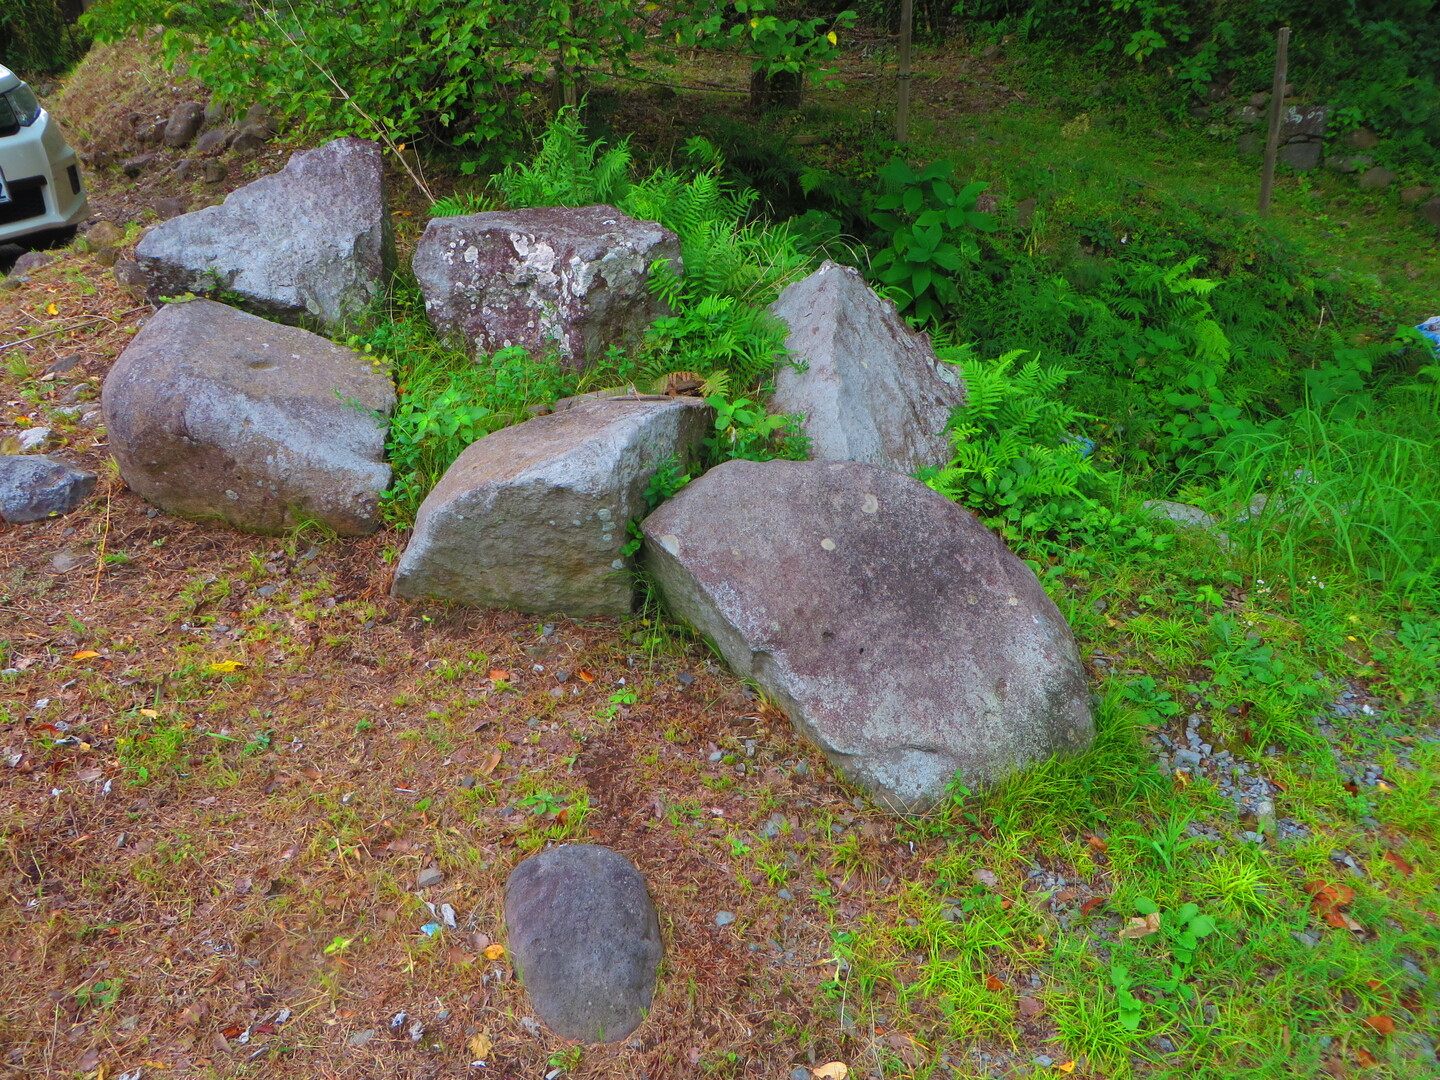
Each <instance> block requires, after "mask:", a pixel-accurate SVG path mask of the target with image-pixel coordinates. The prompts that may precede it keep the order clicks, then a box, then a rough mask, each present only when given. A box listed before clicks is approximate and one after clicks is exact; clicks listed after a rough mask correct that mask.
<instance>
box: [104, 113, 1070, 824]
mask: <svg viewBox="0 0 1440 1080" xmlns="http://www.w3.org/2000/svg"><path fill="white" fill-rule="evenodd" d="M136 255H137V258H138V262H139V267H140V269H141V270H142V271H143V272H144V274H145V275H146V277H147V279H148V281H149V289H150V293H151V296H152V297H159V296H163V295H173V294H177V293H182V292H197V293H198V292H203V291H207V289H210V290H216V289H218V290H220V291H221V292H222V294H223V295H225V296H226V297H227V298H228V299H231V300H233V301H234V303H236V304H239V305H242V306H244V307H246V308H249V309H250V312H245V311H241V310H238V309H237V308H235V307H231V306H228V305H226V304H222V303H218V302H215V301H213V300H191V301H189V302H186V303H172V304H169V305H167V306H165V307H164V308H162V310H161V311H160V312H159V313H158V314H157V315H156V316H154V317H153V318H152V319H151V320H150V321H149V323H147V325H146V326H145V327H144V329H143V330H142V331H141V332H140V333H139V334H138V335H137V336H136V338H135V340H134V341H133V343H132V344H131V345H130V346H129V348H127V349H126V350H125V352H124V354H123V355H122V356H121V357H120V358H119V359H118V360H117V361H116V363H115V365H114V367H113V368H112V370H111V371H110V374H109V376H108V377H107V378H106V380H105V386H104V392H103V395H102V403H103V407H104V412H105V419H106V425H107V428H108V431H109V437H110V445H111V451H112V453H113V454H114V457H115V460H116V462H117V463H118V465H119V468H120V474H121V476H122V478H123V479H124V480H125V482H126V483H127V484H128V485H129V486H130V487H131V488H132V489H133V490H134V491H136V492H137V493H139V494H140V495H142V496H143V497H145V498H146V499H148V500H150V501H151V502H152V503H154V504H155V505H157V506H160V507H162V508H163V509H166V510H168V511H171V512H173V513H177V514H182V515H185V516H187V517H191V518H213V519H216V520H220V521H224V522H227V523H229V524H230V525H232V526H235V527H237V528H241V529H245V530H249V531H253V532H262V533H274V532H281V531H284V530H287V529H291V528H294V527H295V526H297V525H299V524H301V523H304V522H315V523H318V524H321V525H323V526H324V527H326V528H329V529H331V530H333V531H334V532H336V533H337V534H340V535H347V536H348V535H357V534H362V533H366V532H369V531H372V530H373V529H375V528H376V527H378V524H379V516H378V505H379V500H380V497H381V495H382V493H383V492H384V490H385V488H386V487H387V486H388V484H389V481H390V469H389V466H388V465H387V464H386V463H385V460H384V443H385V435H386V422H387V417H388V415H389V413H390V411H391V409H392V408H393V406H394V402H395V395H394V390H393V388H392V386H391V385H390V382H389V379H388V378H387V376H386V375H385V374H384V373H383V372H382V371H380V370H377V369H376V368H375V367H373V366H372V364H371V363H370V362H368V361H367V360H366V359H365V358H363V357H362V356H360V355H358V354H357V353H355V352H354V351H352V350H350V349H347V348H345V347H342V346H340V345H337V344H335V343H333V342H332V341H330V340H328V339H327V338H325V337H321V336H320V335H318V334H316V333H313V332H312V331H310V330H307V329H303V328H301V327H299V326H293V325H286V324H285V323H283V322H279V321H275V320H282V319H283V320H288V321H291V322H294V321H309V322H311V323H312V324H314V325H316V326H317V327H318V328H321V329H328V330H331V331H335V330H341V329H343V328H345V327H347V326H348V325H350V324H351V323H352V322H353V321H354V320H355V319H356V318H357V317H358V316H359V315H360V314H361V313H362V312H363V311H364V310H365V308H366V307H367V306H368V305H369V304H370V303H372V302H373V300H374V299H375V298H376V297H377V296H379V295H381V294H382V293H383V291H384V289H385V288H386V286H387V283H388V279H389V275H390V272H391V270H392V268H393V260H394V251H393V244H392V243H391V240H390V234H389V230H388V225H387V216H386V212H385V200H384V191H383V178H382V170H381V167H380V160H379V152H378V148H376V147H375V146H374V145H373V144H371V143H368V142H365V141H363V140H359V139H339V140H336V141H335V142H332V143H329V144H327V145H326V146H322V147H320V148H319V149H316V150H311V151H307V152H304V153H300V154H296V155H295V156H294V157H293V158H292V159H291V161H290V163H289V164H288V165H287V166H286V167H285V169H284V170H282V171H281V172H279V173H276V174H274V175H272V176H268V177H265V178H263V179H261V180H258V181H256V182H254V183H252V184H250V185H248V186H247V187H244V188H241V189H239V190H237V191H236V192H234V193H233V194H232V195H231V196H230V197H229V198H228V199H226V201H225V202H224V204H222V205H220V206H216V207H211V208H208V209H206V210H202V211H199V212H197V213H194V214H188V215H185V216H182V217H178V218H174V219H172V220H170V221H167V222H165V223H163V224H161V225H159V226H157V227H155V228H154V229H152V230H151V231H150V232H149V233H148V234H147V235H146V236H145V237H144V238H143V239H142V240H141V242H140V244H139V245H138V246H137V248H136ZM657 259H664V260H666V261H667V262H668V264H669V265H670V267H671V268H672V270H673V269H678V268H679V267H680V250H679V244H678V241H677V240H676V238H675V236H674V234H673V233H670V232H669V231H668V230H666V229H664V228H662V227H661V226H659V225H657V224H655V223H653V222H642V221H636V220H634V219H632V218H629V217H627V216H626V215H624V214H623V213H621V212H620V211H618V210H616V209H615V208H613V207H607V206H594V207H584V208H580V209H562V208H554V207H551V208H540V209H531V210H516V211H510V212H505V213H487V214H475V215H469V216H462V217H453V218H436V219H434V220H433V221H431V223H430V224H429V226H428V228H427V229H426V232H425V236H424V238H423V239H422V240H421V242H420V244H419V248H418V250H417V252H416V255H415V269H416V276H417V278H418V279H419V281H420V284H421V288H422V290H423V292H424V294H425V301H426V310H427V313H428V314H429V315H430V317H431V318H432V319H433V320H434V322H435V324H436V327H437V328H438V329H439V330H440V332H441V333H442V334H445V335H447V336H450V337H452V338H454V339H457V340H460V341H462V342H464V343H465V344H466V345H467V346H469V347H470V348H472V349H473V350H474V351H475V352H476V353H477V355H478V354H487V353H489V352H490V351H492V350H494V349H496V348H498V347H502V346H510V345H515V346H523V347H524V348H526V349H529V350H531V351H532V352H536V353H539V352H550V353H552V354H558V355H559V356H560V357H561V358H562V359H563V360H564V362H565V363H567V364H570V365H572V366H574V367H576V368H584V367H585V366H587V365H589V364H591V363H593V362H594V361H595V360H596V359H597V358H598V357H600V356H601V355H603V353H604V351H605V349H606V348H608V347H609V346H610V345H613V344H616V343H621V344H628V343H633V342H634V341H637V340H638V339H639V337H640V335H641V334H643V332H644V329H645V327H646V326H647V325H648V324H649V323H650V322H651V321H652V320H653V319H654V318H655V317H656V315H657V314H661V313H663V308H662V307H659V306H657V305H658V304H659V301H657V300H656V298H655V295H654V292H653V290H651V289H650V287H649V283H648V276H649V273H650V268H651V266H652V264H653V263H654V262H655V261H656V260H657ZM252 312H258V313H261V314H263V315H267V316H270V318H262V317H261V314H254V313H252ZM771 313H772V314H773V315H774V317H775V318H777V319H778V320H780V321H781V322H782V323H783V325H784V326H785V328H786V331H787V337H786V348H787V350H788V351H789V353H790V360H791V362H790V363H787V364H784V365H781V367H780V370H779V372H778V373H777V376H776V394H775V401H774V406H775V407H776V408H777V409H780V410H783V411H786V412H790V413H795V414H802V415H803V416H804V421H803V423H804V428H805V433H806V435H807V436H808V437H809V440H810V444H811V446H812V447H813V457H814V459H815V460H814V461H812V462H809V463H803V462H790V461H769V462H744V461H736V462H730V463H728V464H725V465H722V466H720V467H718V468H715V469H712V470H711V471H710V472H709V473H706V474H705V475H703V476H701V477H700V478H699V479H697V480H695V481H693V482H692V483H690V485H689V486H688V487H686V488H684V489H683V490H681V491H680V492H679V493H678V494H677V495H676V496H675V497H673V498H672V499H671V500H670V501H669V502H667V503H665V504H664V505H663V506H661V507H660V508H659V509H658V510H656V511H655V512H654V513H652V514H650V516H649V517H648V518H646V519H645V520H644V521H643V523H641V524H640V525H639V527H638V530H637V529H636V528H635V523H636V522H637V521H638V520H639V519H640V518H641V517H642V516H643V515H644V514H645V512H646V502H645V499H646V491H647V487H648V485H649V483H650V481H651V479H652V477H653V476H654V475H655V473H656V471H657V469H658V468H659V466H660V465H661V464H662V463H665V462H671V461H673V462H675V463H676V464H677V465H679V466H680V468H681V469H682V470H693V469H694V467H695V466H696V464H697V462H698V461H699V458H700V452H701V448H702V445H703V443H704V441H705V439H706V436H707V435H708V434H710V433H711V432H712V431H713V430H714V422H715V417H714V410H713V409H712V408H711V407H710V406H709V405H708V404H706V403H705V402H704V401H703V400H700V399H698V398H694V397H685V396H666V395H640V394H636V393H629V394H620V395H613V396H605V395H602V396H599V397H596V396H589V397H586V398H581V399H576V400H573V401H570V402H564V403H558V405H557V408H555V409H554V411H552V412H549V413H548V414H545V415H540V416H536V417H534V418H532V419H530V420H527V421H526V422H524V423H521V424H517V425H514V426H512V427H509V428H505V429H503V430H501V431H498V432H496V433H494V434H492V435H489V436H486V437H485V438H482V439H480V440H479V441H477V442H475V443H474V444H472V445H471V446H470V447H469V448H468V449H467V450H466V451H465V452H464V453H463V454H461V456H460V457H459V459H458V460H457V461H456V462H455V463H454V464H453V465H452V466H451V468H450V469H449V471H448V472H446V474H445V475H444V477H443V478H442V479H441V480H440V482H439V483H438V484H437V485H436V486H435V488H434V490H433V491H431V492H430V494H429V496H428V497H427V498H426V499H425V501H424V503H423V505H422V506H421V508H420V511H419V514H418V516H417V518H416V521H415V525H414V529H413V532H412V534H411V537H410V541H409V544H408V545H407V547H406V549H405V551H404V553H403V554H402V555H401V557H400V560H399V563H398V565H397V568H396V572H395V577H394V583H393V591H394V593H395V594H396V595H397V596H401V597H406V598H417V599H418V598H435V599H441V600H448V601H453V602H458V603H464V604H471V605H477V606H502V607H508V608H512V609H516V610H521V611H533V612H538V613H546V614H548V613H560V614H566V615H570V616H577V617H578V616H590V615H603V614H625V613H628V612H629V611H631V610H632V609H633V606H634V603H635V598H636V577H635V573H634V571H635V570H636V563H635V560H634V551H635V547H636V545H635V543H634V542H633V541H632V534H633V533H636V532H638V533H639V535H641V536H642V537H643V539H644V547H643V550H642V556H643V565H644V567H645V568H647V569H648V570H649V571H650V573H651V574H652V575H653V579H654V581H655V583H656V585H657V587H658V589H659V591H660V594H661V596H662V598H663V600H664V601H665V603H666V604H667V605H669V607H670V609H671V610H672V611H674V612H675V613H677V614H678V615H680V616H681V617H682V618H684V619H685V620H686V621H688V622H689V623H691V624H692V625H694V626H695V627H697V628H698V629H700V631H701V632H702V633H704V634H705V635H707V636H708V637H710V638H711V639H712V640H713V641H714V642H715V643H716V646H717V648H718V649H719V650H720V652H721V654H722V655H723V656H724V657H725V658H726V660H727V661H728V662H729V663H730V665H731V666H732V667H733V668H734V669H735V670H736V671H738V672H741V673H742V674H744V675H746V676H747V677H750V678H753V679H754V680H755V681H756V682H757V683H759V684H760V685H761V686H762V687H763V688H764V689H765V690H766V691H767V692H768V693H770V694H772V695H773V696H774V697H775V698H776V699H777V700H779V701H782V702H783V703H784V704H785V705H786V707H787V708H788V710H789V712H790V715H791V717H792V719H793V720H794V722H795V723H796V725H797V727H799V728H800V729H801V730H802V731H803V732H804V733H805V734H806V735H807V736H808V737H809V738H811V739H812V740H813V741H814V742H815V743H816V745H817V746H819V747H820V748H821V749H823V750H824V752H825V753H826V755H827V757H828V758H829V759H830V761H831V762H832V763H833V764H834V765H835V767H836V768H837V770H838V771H840V772H841V773H842V774H844V775H845V776H847V777H848V778H849V779H851V780H852V781H853V782H855V783H857V784H858V785H860V786H861V787H864V788H865V789H867V790H869V791H870V792H871V793H872V794H873V795H874V796H875V797H876V798H877V800H879V801H880V802H882V803H884V804H885V805H888V806H891V807H893V808H895V809H897V810H902V811H917V810H924V809H926V808H928V807H930V806H933V805H935V804H936V803H937V802H939V801H940V800H942V799H944V798H945V797H946V794H947V789H948V787H949V785H950V784H951V783H952V782H954V780H955V778H956V777H957V775H958V776H959V778H960V782H961V783H963V784H965V785H967V786H971V787H976V786H981V785H986V784H990V783H993V782H995V781H996V780H998V779H999V778H1000V777H1002V776H1004V775H1005V774H1006V773H1008V772H1010V771H1012V770H1014V769H1016V768H1018V767H1020V766H1022V765H1025V764H1028V763H1031V762H1034V761H1038V760H1041V759H1043V758H1046V757H1048V756H1050V755H1051V754H1054V753H1056V752H1061V751H1070V750H1077V749H1081V748H1083V747H1084V746H1085V745H1087V744H1088V742H1089V739H1090V738H1091V733H1092V722H1091V716H1090V709H1089V703H1088V697H1087V693H1086V690H1085V684H1084V678H1083V673H1082V670H1081V667H1080V662H1079V657H1078V654H1077V651H1076V647H1075V643H1074V639H1073V637H1072V636H1071V635H1070V631H1069V630H1068V628H1067V627H1066V625H1065V623H1064V620H1063V619H1062V618H1061V616H1060V614H1059V612H1058V611H1057V610H1056V608H1055V606H1054V605H1053V604H1052V603H1051V602H1050V601H1049V600H1048V599H1047V598H1046V596H1045V593H1044V591H1043V590H1042V589H1041V588H1040V586H1039V583H1038V582H1037V581H1036V579H1035V576H1034V575H1033V574H1032V573H1031V572H1030V571H1029V570H1028V569H1027V568H1026V567H1025V566H1024V564H1023V563H1022V562H1021V561H1020V560H1019V559H1017V558H1016V557H1015V556H1014V555H1013V554H1012V553H1010V552H1009V551H1008V550H1006V549H1005V547H1004V546H1003V545H1002V544H1001V543H1000V542H999V541H998V540H996V539H995V537H994V536H993V535H991V534H990V533H989V532H988V531H987V530H986V529H984V528H983V527H982V526H980V525H979V523H978V522H977V521H976V520H975V518H974V517H973V516H972V515H970V514H969V513H967V512H966V511H964V510H962V509H961V508H959V507H958V506H956V505H955V504H953V503H952V502H950V501H949V500H947V499H945V498H943V497H942V496H940V495H937V494H936V493H935V492H933V491H932V490H931V489H930V488H928V487H926V486H925V485H924V484H922V483H920V482H919V481H917V480H915V479H913V478H912V475H913V474H915V473H916V472H918V471H920V470H923V469H926V468H932V467H935V466H939V465H943V464H944V463H946V462H947V461H948V460H949V444H948V438H947V435H946V429H947V426H948V424H949V421H950V418H951V415H952V413H953V412H954V410H955V409H956V408H957V407H958V406H960V405H961V404H962V403H963V402H964V386H963V385H962V383H961V380H960V378H959V376H958V373H957V371H956V370H955V369H954V368H953V367H951V366H950V365H947V364H945V363H942V362H941V361H939V360H938V359H937V357H936V355H935V352H934V350H933V349H932V348H931V346H930V342H929V340H928V338H926V337H925V336H924V335H922V334H918V333H915V332H914V331H912V330H910V329H909V328H908V327H907V326H906V325H905V324H904V323H903V322H902V321H901V319H900V318H899V316H898V315H897V314H896V311H895V309H894V306H893V305H892V304H890V303H889V302H888V301H885V300H882V299H881V298H880V297H879V296H877V295H876V294H875V293H874V292H873V291H871V290H870V288H869V287H868V286H867V285H866V284H865V281H864V279H863V278H862V277H861V276H860V274H859V273H858V272H857V271H855V270H853V269H851V268H848V267H843V266H839V265H836V264H834V263H825V264H824V265H823V266H821V267H820V268H819V269H818V270H816V271H815V272H814V273H813V274H811V275H810V276H809V277H807V278H805V279H804V280H801V281H798V282H795V283H794V284H792V285H790V286H789V287H788V288H787V289H786V290H785V291H784V292H783V293H782V294H781V296H780V297H779V299H778V300H777V301H776V302H775V304H774V305H773V306H772V308H771Z"/></svg>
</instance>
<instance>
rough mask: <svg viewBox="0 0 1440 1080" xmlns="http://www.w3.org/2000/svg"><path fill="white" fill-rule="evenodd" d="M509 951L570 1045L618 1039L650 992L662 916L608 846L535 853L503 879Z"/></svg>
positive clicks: (640, 1015) (534, 999)
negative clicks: (572, 1042)
mask: <svg viewBox="0 0 1440 1080" xmlns="http://www.w3.org/2000/svg"><path fill="white" fill-rule="evenodd" d="M505 930H506V933H507V934H508V935H509V940H510V955H511V957H512V959H513V960H514V961H515V968H516V970H517V971H518V972H519V974H520V981H521V983H522V984H523V985H524V987H525V989H526V991H527V992H528V993H529V995H530V1003H531V1004H532V1005H534V1006H535V1012H536V1013H537V1014H539V1016H540V1019H541V1020H543V1021H545V1024H546V1025H547V1026H548V1027H549V1028H550V1030H552V1031H553V1032H555V1034H557V1035H559V1036H561V1037H562V1038H566V1039H576V1040H578V1041H581V1042H615V1041H617V1040H620V1039H624V1038H626V1037H627V1036H629V1034H630V1033H631V1032H632V1031H634V1030H635V1029H636V1028H637V1027H639V1026H640V1022H641V1021H642V1020H644V1019H645V1014H646V1013H647V1012H648V1011H649V1009H650V1001H651V999H652V998H653V997H654V995H655V977H656V974H657V972H658V970H659V967H660V957H661V955H662V947H661V943H660V920H659V918H658V917H657V916H656V914H655V906H654V904H652V903H651V902H650V895H649V892H648V891H647V890H646V888H645V879H644V878H643V877H641V876H640V872H639V871H638V870H636V869H635V867H634V866H632V865H631V864H630V861H629V860H628V859H626V858H625V856H623V855H620V854H618V853H617V852H614V851H611V850H610V849H609V848H604V847H598V846H593V845H589V844H567V845H565V846H563V847H556V848H551V849H550V850H548V851H542V852H541V853H540V854H538V855H532V856H531V857H530V858H528V859H526V860H525V861H524V862H522V863H521V864H520V865H519V866H517V867H516V868H515V869H514V870H513V871H512V872H511V874H510V879H509V881H507V882H506V883H505Z"/></svg>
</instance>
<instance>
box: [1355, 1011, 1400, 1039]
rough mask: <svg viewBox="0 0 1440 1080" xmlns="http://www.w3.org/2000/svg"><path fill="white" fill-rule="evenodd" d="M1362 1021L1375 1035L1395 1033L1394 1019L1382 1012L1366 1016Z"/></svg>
mask: <svg viewBox="0 0 1440 1080" xmlns="http://www.w3.org/2000/svg"><path fill="white" fill-rule="evenodd" d="M1362 1023H1364V1025H1365V1026H1366V1027H1368V1028H1369V1029H1370V1030H1371V1031H1373V1032H1375V1034H1377V1035H1394V1034H1395V1021H1394V1020H1391V1019H1390V1017H1388V1016H1385V1015H1384V1014H1383V1013H1382V1014H1381V1015H1379V1016H1367V1017H1365V1019H1364V1020H1363V1021H1362Z"/></svg>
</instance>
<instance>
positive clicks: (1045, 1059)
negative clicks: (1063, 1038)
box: [1035, 1054, 1055, 1069]
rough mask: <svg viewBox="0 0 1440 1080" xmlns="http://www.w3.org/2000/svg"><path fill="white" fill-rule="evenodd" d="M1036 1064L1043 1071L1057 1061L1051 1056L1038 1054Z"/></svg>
mask: <svg viewBox="0 0 1440 1080" xmlns="http://www.w3.org/2000/svg"><path fill="white" fill-rule="evenodd" d="M1035 1064H1036V1065H1039V1066H1040V1067H1041V1068H1042V1069H1048V1068H1049V1067H1050V1066H1051V1065H1054V1064H1055V1059H1054V1058H1052V1057H1051V1056H1050V1055H1049V1054H1036V1055H1035Z"/></svg>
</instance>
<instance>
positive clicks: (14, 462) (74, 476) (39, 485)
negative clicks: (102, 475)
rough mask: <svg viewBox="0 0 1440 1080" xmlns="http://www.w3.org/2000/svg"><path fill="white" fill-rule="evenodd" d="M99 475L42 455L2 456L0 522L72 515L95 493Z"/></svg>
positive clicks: (16, 523) (39, 519) (0, 459)
mask: <svg viewBox="0 0 1440 1080" xmlns="http://www.w3.org/2000/svg"><path fill="white" fill-rule="evenodd" d="M95 480H96V477H95V474H94V473H92V472H87V471H85V470H84V469H77V468H75V467H74V466H73V465H67V464H66V463H65V462H63V461H57V460H56V459H55V458H52V457H45V456H44V455H41V454H4V455H0V521H5V522H9V523H10V524H12V525H18V524H20V523H22V522H26V521H41V520H43V519H44V518H49V517H58V516H59V515H61V514H68V513H69V512H70V511H71V510H74V509H75V508H76V507H77V506H79V505H80V504H81V503H82V502H84V501H85V500H86V499H88V498H89V497H90V493H91V492H92V491H94V490H95Z"/></svg>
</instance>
